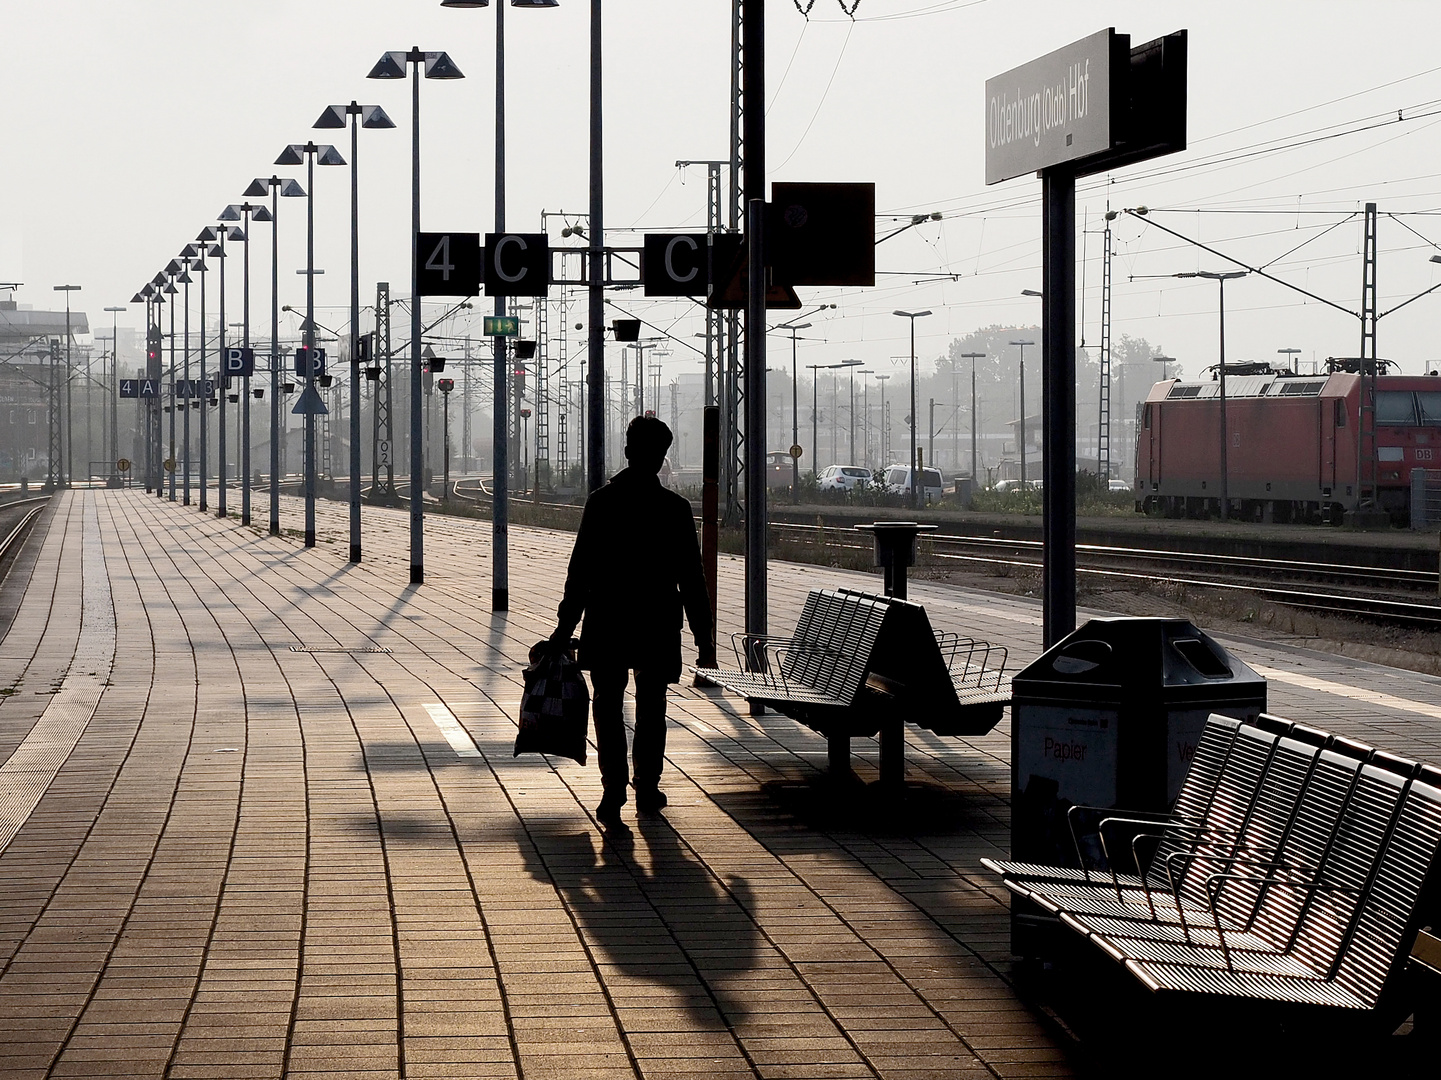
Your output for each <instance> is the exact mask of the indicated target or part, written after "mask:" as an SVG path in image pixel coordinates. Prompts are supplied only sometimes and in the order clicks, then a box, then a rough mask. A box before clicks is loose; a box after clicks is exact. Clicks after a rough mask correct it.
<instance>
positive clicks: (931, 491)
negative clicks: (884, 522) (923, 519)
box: [885, 465, 946, 503]
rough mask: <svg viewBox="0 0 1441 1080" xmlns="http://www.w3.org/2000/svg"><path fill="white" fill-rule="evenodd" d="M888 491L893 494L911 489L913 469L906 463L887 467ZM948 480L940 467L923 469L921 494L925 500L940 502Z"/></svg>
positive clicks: (886, 485)
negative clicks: (942, 474) (943, 475)
mask: <svg viewBox="0 0 1441 1080" xmlns="http://www.w3.org/2000/svg"><path fill="white" fill-rule="evenodd" d="M885 487H886V491H888V492H890V493H891V494H892V495H904V494H906V493H907V492H909V491H910V490H911V470H910V469H909V468H907V467H906V466H905V465H892V466H890V467H889V468H888V469H886V478H885ZM945 490H946V481H945V479H944V478H943V477H942V476H941V470H940V469H927V468H922V469H921V483H920V495H921V500H922V501H923V502H928V503H933V502H940V501H941V496H942V495H944V494H945Z"/></svg>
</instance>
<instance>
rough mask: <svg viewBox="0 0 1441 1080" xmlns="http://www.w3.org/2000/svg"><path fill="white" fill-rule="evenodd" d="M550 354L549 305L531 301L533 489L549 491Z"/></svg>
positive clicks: (538, 300)
mask: <svg viewBox="0 0 1441 1080" xmlns="http://www.w3.org/2000/svg"><path fill="white" fill-rule="evenodd" d="M549 354H550V305H549V304H547V303H546V302H545V297H543V296H537V297H536V298H535V487H536V492H537V493H539V491H540V489H541V488H546V489H549V488H551V487H553V486H554V485H552V484H551V479H550V379H549V377H548V373H547V372H546V360H547V358H548V356H549Z"/></svg>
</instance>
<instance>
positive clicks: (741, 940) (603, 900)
mask: <svg viewBox="0 0 1441 1080" xmlns="http://www.w3.org/2000/svg"><path fill="white" fill-rule="evenodd" d="M638 826H639V837H638V838H637V836H636V835H635V833H632V832H631V831H630V830H629V829H626V828H623V827H622V828H619V829H614V828H613V829H611V830H609V831H608V832H607V833H606V834H605V835H604V836H603V837H597V836H596V835H595V834H594V833H592V832H590V831H589V830H584V831H576V830H575V829H574V828H573V827H569V826H563V825H546V824H539V825H535V826H531V827H530V828H528V829H526V830H525V831H523V832H518V833H517V835H516V838H515V840H516V844H517V846H518V848H519V849H520V852H521V855H522V858H523V859H524V861H525V865H526V868H527V870H528V872H529V873H530V874H531V876H532V877H534V878H535V879H536V880H537V881H542V882H545V883H547V884H549V885H551V886H552V887H553V888H554V889H555V890H556V892H557V893H558V894H559V896H560V897H561V899H562V900H563V901H564V902H565V904H566V906H567V907H568V908H569V910H570V911H571V913H572V914H573V915H574V917H575V919H576V921H577V922H578V923H579V924H580V927H581V930H582V932H583V933H584V935H585V940H586V942H587V944H589V945H590V946H591V948H593V949H594V950H595V951H596V953H597V957H596V959H597V961H598V962H599V963H600V964H601V965H602V966H603V967H612V968H614V969H617V973H618V974H619V975H620V976H621V977H622V978H621V981H620V982H619V983H617V984H616V985H615V986H613V987H612V993H613V995H614V996H615V997H616V999H617V1005H618V1006H619V1007H620V1008H622V1009H624V1008H626V1007H627V1006H628V1005H631V1006H636V1007H652V1008H653V1007H657V1006H659V1007H664V1008H684V1009H686V1011H687V1012H688V1013H689V1014H690V1015H691V1017H692V1018H693V1019H694V1020H695V1021H696V1023H697V1024H698V1025H700V1026H702V1027H703V1028H705V1029H707V1030H717V1031H718V1030H723V1029H725V1028H734V1027H735V1026H737V1025H739V1024H740V1023H741V1022H742V1021H743V1020H744V1019H745V1017H746V1016H747V1014H748V1013H749V1011H750V1009H751V1007H752V1005H753V1004H754V1002H753V1000H752V996H753V993H754V991H753V976H752V975H751V972H753V971H754V969H755V968H756V967H757V966H758V963H759V957H758V947H759V942H760V934H759V931H758V930H757V928H756V925H755V923H754V922H753V921H752V919H751V916H750V914H749V913H750V911H751V909H752V908H753V907H754V904H755V901H754V897H753V894H752V891H751V888H750V886H749V884H748V883H747V882H746V880H745V879H744V878H743V877H740V876H738V875H737V876H732V877H729V878H727V879H726V880H725V882H724V884H722V882H721V881H720V880H718V879H717V878H716V876H715V875H714V874H712V873H711V871H710V869H709V868H708V867H706V866H705V865H704V864H703V863H701V862H700V861H699V860H697V859H696V858H695V856H694V855H693V854H691V852H690V851H688V850H687V849H686V848H685V846H684V845H683V844H682V843H681V841H680V838H679V837H678V836H677V835H676V832H675V830H674V829H672V828H671V826H670V825H669V823H667V822H666V821H664V820H663V819H658V818H649V819H647V818H641V819H639V821H638ZM630 979H636V980H641V981H644V982H648V983H652V984H655V985H656V986H659V987H663V988H665V990H667V991H668V992H669V994H670V998H671V1000H669V1001H663V1000H660V999H658V998H656V997H654V996H652V995H648V994H644V993H637V992H636V991H635V990H633V989H627V987H626V985H625V981H626V980H630Z"/></svg>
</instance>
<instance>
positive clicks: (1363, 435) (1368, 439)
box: [1356, 203, 1380, 505]
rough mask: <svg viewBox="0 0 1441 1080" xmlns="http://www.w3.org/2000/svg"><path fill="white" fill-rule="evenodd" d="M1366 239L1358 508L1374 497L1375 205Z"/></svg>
mask: <svg viewBox="0 0 1441 1080" xmlns="http://www.w3.org/2000/svg"><path fill="white" fill-rule="evenodd" d="M1365 229H1366V238H1365V242H1364V245H1363V248H1362V256H1361V396H1360V403H1361V407H1360V415H1359V416H1358V417H1357V426H1356V485H1357V489H1356V496H1357V505H1361V502H1362V501H1363V500H1364V499H1365V498H1366V497H1367V495H1368V494H1369V495H1370V497H1371V499H1372V504H1373V505H1374V504H1375V497H1376V376H1377V375H1378V374H1379V373H1380V369H1379V366H1378V361H1377V358H1376V320H1377V318H1378V317H1379V316H1378V315H1377V311H1376V204H1375V203H1367V204H1366V226H1365Z"/></svg>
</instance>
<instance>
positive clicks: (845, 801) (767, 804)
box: [711, 774, 996, 850]
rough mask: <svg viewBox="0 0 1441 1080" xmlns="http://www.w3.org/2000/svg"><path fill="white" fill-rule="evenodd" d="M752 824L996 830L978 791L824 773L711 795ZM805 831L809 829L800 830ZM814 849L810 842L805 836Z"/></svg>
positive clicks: (881, 831) (916, 831)
mask: <svg viewBox="0 0 1441 1080" xmlns="http://www.w3.org/2000/svg"><path fill="white" fill-rule="evenodd" d="M711 797H712V798H713V799H714V800H715V801H716V803H717V805H719V806H720V807H721V808H722V809H723V810H725V811H726V813H728V814H730V815H731V816H732V817H733V818H735V819H736V820H737V821H738V822H740V824H741V825H743V826H745V827H746V828H747V829H751V830H754V829H755V828H757V827H762V826H775V825H778V824H786V823H790V824H792V825H794V824H800V825H804V826H805V827H806V828H807V829H808V830H815V831H818V832H835V831H843V832H848V833H861V834H863V835H866V836H905V837H919V836H938V835H941V836H943V835H950V834H956V833H968V832H969V833H977V832H983V831H989V830H994V829H995V828H996V819H995V817H994V816H993V815H992V814H991V813H990V812H989V810H987V809H982V808H981V807H979V806H978V805H977V803H978V800H977V798H976V796H975V795H973V794H969V793H965V792H957V791H952V790H951V789H949V788H946V787H943V786H941V785H940V784H932V783H927V782H924V781H915V780H912V781H907V782H906V784H905V786H904V788H903V790H902V791H900V792H897V791H891V790H886V789H884V788H882V787H880V786H879V785H877V784H866V783H862V782H860V781H847V782H839V783H838V782H836V781H834V780H832V779H831V778H830V777H828V776H826V775H824V774H817V775H813V776H810V777H802V778H795V779H785V780H771V781H767V782H765V783H762V784H760V785H759V786H758V787H756V788H754V789H751V790H742V791H722V792H717V793H714V794H713V795H712V796H711ZM801 835H805V834H801ZM803 843H804V844H806V849H807V850H809V841H803Z"/></svg>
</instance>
